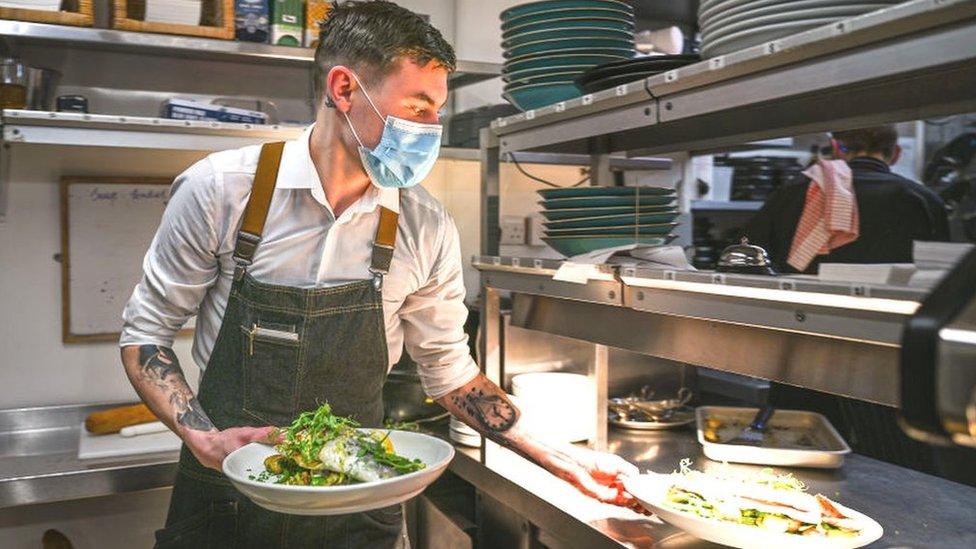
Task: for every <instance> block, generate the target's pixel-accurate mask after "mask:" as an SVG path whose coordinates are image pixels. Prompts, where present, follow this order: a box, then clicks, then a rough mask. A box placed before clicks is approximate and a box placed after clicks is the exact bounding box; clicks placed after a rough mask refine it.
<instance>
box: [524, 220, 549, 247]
mask: <svg viewBox="0 0 976 549" xmlns="http://www.w3.org/2000/svg"><path fill="white" fill-rule="evenodd" d="M525 219H526V227H528V230H527V231H526V239H525V241H526V242H527V243H528V244H529V246H545V245H546V243H545V242H543V241H542V236H543V235H544V234H545V233H544V232H543V231H545V227H544V226H543V225H542V222H543V221H545V218H544V217H543V216H542V214H540V213H534V214H532V215H530V216H529V217H527V218H525Z"/></svg>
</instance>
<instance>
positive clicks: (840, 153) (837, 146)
mask: <svg viewBox="0 0 976 549" xmlns="http://www.w3.org/2000/svg"><path fill="white" fill-rule="evenodd" d="M830 148H831V149H832V150H833V151H834V158H835V159H837V160H841V159H843V158H844V157H845V156H846V155H847V150H846V148H845V147H844V145H842V144H841V143H840V141H837V140H836V139H833V138H831V140H830Z"/></svg>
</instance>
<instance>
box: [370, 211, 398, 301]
mask: <svg viewBox="0 0 976 549" xmlns="http://www.w3.org/2000/svg"><path fill="white" fill-rule="evenodd" d="M399 219H400V214H398V213H397V212H394V211H393V210H390V209H387V208H384V207H383V206H380V223H379V226H377V227H376V239H375V240H374V241H373V255H372V257H371V258H370V262H369V272H371V273H373V280H374V281H375V282H376V287H377V289H378V288H380V287H382V285H383V276H384V275H386V273H388V272H390V264H391V263H392V262H393V248H394V246H396V235H397V221H398V220H399Z"/></svg>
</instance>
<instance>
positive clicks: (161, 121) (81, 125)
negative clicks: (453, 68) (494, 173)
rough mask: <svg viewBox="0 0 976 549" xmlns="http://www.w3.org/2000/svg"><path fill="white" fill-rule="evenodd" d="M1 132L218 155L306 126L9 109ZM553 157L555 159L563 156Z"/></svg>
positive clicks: (473, 155) (462, 154)
mask: <svg viewBox="0 0 976 549" xmlns="http://www.w3.org/2000/svg"><path fill="white" fill-rule="evenodd" d="M0 126H2V128H3V134H2V141H3V143H6V144H11V145H21V144H22V145H59V146H79V147H113V148H114V147H120V148H130V149H132V148H135V149H176V150H190V151H223V150H227V149H233V148H237V147H244V146H247V145H255V144H259V143H265V142H268V141H284V140H289V139H295V138H297V137H298V136H300V135H301V133H302V131H303V130H304V129H305V126H284V125H272V124H267V125H265V124H238V123H228V122H211V121H193V120H172V119H169V118H151V117H145V116H117V115H108V114H82V113H68V112H47V111H29V110H12V109H7V110H4V111H2V115H0ZM554 156H555V157H556V158H558V157H560V156H562V155H554ZM440 157H441V158H446V159H452V160H470V161H477V160H478V150H477V149H459V148H452V147H444V148H442V149H441V154H440Z"/></svg>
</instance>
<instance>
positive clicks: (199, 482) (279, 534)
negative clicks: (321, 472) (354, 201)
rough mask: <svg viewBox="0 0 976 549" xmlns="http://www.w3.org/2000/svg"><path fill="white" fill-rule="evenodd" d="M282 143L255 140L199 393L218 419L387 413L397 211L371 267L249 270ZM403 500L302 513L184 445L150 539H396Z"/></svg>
mask: <svg viewBox="0 0 976 549" xmlns="http://www.w3.org/2000/svg"><path fill="white" fill-rule="evenodd" d="M282 148H283V143H272V144H268V145H265V146H264V147H262V149H261V156H260V160H259V162H258V166H257V170H256V173H255V176H254V185H253V188H252V190H251V196H250V198H249V199H248V203H247V207H246V209H245V211H244V216H243V221H242V223H241V228H240V230H239V231H238V234H237V241H236V244H235V248H234V260H235V262H236V263H237V267H236V269H235V272H234V282H233V285H232V286H231V290H230V296H229V298H228V300H227V308H226V310H225V311H224V317H223V321H222V323H221V326H220V333H219V335H218V336H217V341H216V343H215V344H214V348H213V352H212V353H211V355H210V360H209V361H208V363H207V369H206V370H205V371H204V373H203V378H202V379H201V381H200V390H199V394H198V396H197V398H198V400H199V401H200V404H201V405H202V406H203V409H204V410H205V411H206V412H207V414H208V415H209V416H210V419H211V420H213V423H214V425H216V426H217V428H218V429H226V428H228V427H242V426H253V427H260V426H265V425H275V426H287V425H288V424H290V423H291V422H292V420H293V419H294V418H295V417H296V416H297V415H298V414H299V413H301V412H304V411H307V410H313V409H315V408H317V407H318V406H319V405H320V404H322V403H323V402H328V403H329V404H330V405H331V406H332V409H333V411H334V412H335V413H336V414H338V415H342V416H351V417H353V418H354V419H356V420H357V421H359V422H360V423H361V424H362V425H364V426H371V427H380V426H381V424H382V421H383V393H382V389H383V383H384V382H385V380H386V375H387V370H388V367H389V357H388V348H387V345H386V327H385V321H384V317H383V300H382V293H381V289H382V282H383V276H384V275H385V274H386V273H387V272H388V270H389V268H390V263H391V261H392V259H393V246H394V244H395V242H396V231H397V220H398V215H397V213H396V212H393V211H391V210H388V209H386V208H382V207H381V209H380V222H379V227H378V229H377V232H376V240H375V242H374V243H373V253H372V259H371V264H370V267H369V270H370V272H371V273H372V275H373V277H372V278H371V279H367V280H361V281H356V282H352V283H348V284H343V285H340V286H333V287H326V288H296V287H289V286H279V285H274V284H265V283H262V282H258V281H257V280H255V279H254V278H253V277H252V276H251V275H250V274H248V272H247V267H248V266H249V265H250V264H251V260H252V259H253V257H254V252H255V250H256V249H257V246H258V244H259V243H260V241H261V235H262V232H263V229H264V222H265V219H266V217H267V214H268V208H269V205H270V203H271V197H272V195H273V194H274V188H275V183H276V179H277V174H278V165H279V163H280V161H281V152H282ZM402 526H403V517H402V511H401V507H400V506H399V505H396V506H392V507H386V508H383V509H378V510H375V511H369V512H365V513H356V514H351V515H336V516H324V517H307V516H298V515H287V514H283V513H276V512H272V511H268V510H265V509H263V508H261V507H258V506H257V505H255V504H254V503H252V502H251V500H249V499H248V498H247V497H246V496H244V495H243V494H241V493H240V492H238V491H237V490H236V489H235V488H234V487H233V485H232V484H231V483H230V482H229V481H228V480H227V478H226V477H225V476H224V475H223V474H222V473H220V472H218V471H215V470H213V469H208V468H206V467H204V466H203V465H201V464H200V462H199V461H197V459H196V458H195V457H194V456H193V454H192V453H191V452H190V451H189V449H188V448H187V447H186V445H184V446H183V448H182V450H181V453H180V463H179V472H178V474H177V478H176V482H175V484H174V486H173V495H172V498H171V500H170V507H169V515H168V517H167V519H166V527H165V528H163V529H162V530H159V531H158V532H157V533H156V544H157V547H160V548H167V547H207V548H216V547H260V548H269V547H295V548H304V547H327V548H329V549H333V548H335V549H344V548H359V547H370V548H372V547H397V546H400V545H402V544H404V542H405V538H403V533H402Z"/></svg>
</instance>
